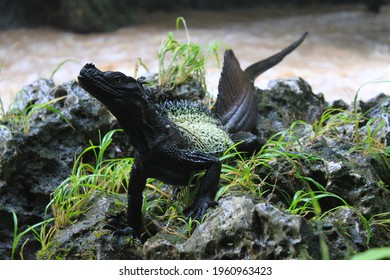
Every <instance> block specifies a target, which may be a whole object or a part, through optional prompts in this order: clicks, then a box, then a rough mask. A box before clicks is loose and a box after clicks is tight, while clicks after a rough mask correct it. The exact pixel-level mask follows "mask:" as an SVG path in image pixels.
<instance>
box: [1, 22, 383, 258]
mask: <svg viewBox="0 0 390 280" xmlns="http://www.w3.org/2000/svg"><path fill="white" fill-rule="evenodd" d="M180 24H183V26H184V30H185V32H186V35H187V42H184V43H183V42H179V41H178V40H176V39H175V37H174V36H173V34H172V33H169V34H168V38H167V39H166V40H164V41H163V43H162V45H161V47H160V49H159V51H158V59H159V73H158V78H159V86H160V87H161V88H164V89H167V90H172V89H173V88H174V87H175V86H177V85H180V84H181V83H184V82H185V81H187V80H189V79H195V80H198V81H199V82H200V83H201V85H202V86H203V87H204V88H206V75H205V64H206V61H207V60H208V59H209V57H210V56H211V55H215V57H216V58H217V61H218V63H219V60H218V55H217V49H218V45H217V44H214V45H211V46H210V47H208V48H207V49H205V48H202V47H201V46H199V45H198V44H194V43H192V42H191V38H190V36H189V33H188V29H187V25H186V22H185V20H184V19H183V18H181V17H180V18H178V19H177V20H176V28H177V29H179V25H180ZM66 62H68V61H64V62H63V63H61V64H59V66H58V67H57V68H56V69H55V70H54V71H53V72H52V76H53V75H55V73H56V72H57V71H58V69H59V68H60V67H62V65H63V64H64V63H66ZM139 64H140V65H141V66H144V65H143V64H142V61H139ZM144 67H146V66H144ZM0 70H1V68H0ZM136 71H137V69H136ZM22 95H23V93H21V98H23V97H22ZM62 98H64V97H62ZM62 98H57V99H54V100H51V101H49V102H47V103H45V104H32V105H30V106H28V107H27V108H25V109H24V110H22V111H15V110H10V111H9V112H6V111H5V110H4V108H3V106H2V103H1V100H0V105H1V110H0V120H1V121H2V122H3V123H8V125H7V126H8V127H11V129H15V130H16V129H17V130H22V131H24V132H25V133H28V131H29V129H30V121H31V118H32V116H33V115H34V114H36V113H37V112H38V111H39V110H43V109H46V110H50V111H52V112H54V113H56V114H58V115H59V116H60V117H61V118H62V119H63V120H64V121H65V122H67V123H68V124H69V125H70V123H69V122H68V121H67V120H66V118H65V117H64V116H63V115H62V114H61V112H60V111H59V110H57V109H56V108H55V107H53V106H52V105H53V104H54V103H55V102H58V101H60V100H61V99H62ZM382 110H385V109H382ZM386 113H389V112H386ZM366 115H367V113H365V114H361V113H360V112H359V111H358V106H357V95H356V98H355V101H354V107H353V110H352V111H348V110H341V109H334V108H330V109H328V110H327V111H325V112H324V113H323V114H322V116H321V117H320V118H319V119H318V120H317V121H315V122H314V124H308V123H305V122H303V121H296V122H294V123H293V124H292V125H291V127H290V128H289V129H287V130H286V131H281V132H279V133H277V134H275V135H274V136H273V137H271V138H270V139H269V140H268V141H267V143H266V144H265V145H264V146H263V148H262V149H261V150H260V151H259V152H258V153H256V154H253V155H245V154H243V153H240V152H238V151H237V150H236V149H235V146H232V147H230V148H229V149H228V150H227V151H226V152H225V153H224V154H223V155H221V157H220V160H221V162H222V171H221V187H220V189H219V190H218V192H217V194H216V198H215V199H216V200H220V199H221V198H223V197H224V196H226V195H228V194H229V195H232V194H233V195H251V197H253V198H254V199H256V200H258V201H266V199H267V196H268V195H270V194H273V193H274V192H279V193H280V197H281V199H282V200H283V201H282V206H280V207H281V208H282V209H283V210H285V211H287V212H289V213H291V214H294V215H300V216H302V217H305V218H307V219H314V220H320V219H323V218H324V217H326V216H327V215H328V214H329V213H331V212H332V211H336V210H337V209H339V208H340V207H348V208H351V209H353V208H352V207H351V206H350V205H348V203H347V202H346V201H345V199H344V198H342V197H340V196H338V195H336V194H333V193H330V192H328V191H326V189H325V187H324V186H323V185H321V183H320V182H318V181H317V180H316V178H312V177H310V176H308V174H306V173H305V166H310V165H312V164H315V163H316V162H318V161H321V158H320V157H318V156H314V155H313V154H311V153H308V152H307V151H306V149H305V147H306V146H307V145H309V144H310V143H314V142H315V141H317V140H318V139H320V138H323V139H325V140H328V142H329V143H330V142H332V141H334V143H340V142H347V143H345V144H346V147H348V148H347V149H346V150H345V151H343V152H344V153H345V154H349V153H361V154H362V155H371V156H373V157H375V158H376V159H378V161H379V162H380V163H381V165H382V166H383V168H384V169H387V170H389V169H390V156H389V155H390V149H389V147H386V146H385V145H384V143H383V139H380V135H381V131H382V129H383V128H384V127H385V125H386V120H385V119H381V118H371V119H368V118H367V117H366ZM350 127H352V129H350V130H347V128H348V129H349V128H350ZM115 133H123V132H122V131H120V130H113V131H110V132H108V133H107V134H106V135H104V136H100V138H99V143H98V144H94V143H92V142H90V145H89V146H88V147H86V148H85V149H84V150H82V151H81V152H80V153H79V154H78V155H77V156H75V159H74V165H73V169H72V173H71V175H70V176H69V177H68V178H66V179H65V180H64V181H63V182H62V184H60V185H59V186H58V187H57V188H56V190H55V191H54V193H53V194H52V197H51V200H50V202H49V204H48V205H47V207H46V213H45V217H46V218H45V219H44V221H42V222H40V223H37V224H35V225H33V226H29V227H28V228H27V229H25V230H24V231H22V232H19V229H18V220H17V216H16V214H15V213H13V221H14V242H13V246H12V253H11V254H12V255H11V258H14V257H15V254H16V250H17V248H19V243H20V242H21V240H22V238H23V237H24V236H25V235H26V234H28V233H31V234H32V235H33V237H34V238H35V239H36V240H38V241H39V242H40V244H41V246H42V248H44V247H45V246H46V245H47V244H48V243H49V242H50V239H51V237H52V236H53V235H54V234H55V232H56V231H57V230H59V229H61V228H64V227H67V226H68V225H70V224H72V223H75V222H76V221H77V220H78V219H79V217H80V216H81V214H82V213H83V212H85V211H86V210H88V209H86V208H85V205H86V201H87V200H88V198H89V197H90V196H91V194H93V193H94V192H95V191H102V192H105V193H108V194H110V195H117V194H120V195H121V194H124V193H125V192H126V191H127V185H128V182H129V174H130V171H131V168H132V165H133V162H134V159H133V158H120V159H107V158H106V155H105V154H106V151H107V149H108V148H109V147H110V145H111V143H112V137H113V135H114V134H115ZM346 134H347V136H348V137H346ZM91 154H92V155H93V156H94V160H93V161H92V163H91V161H88V162H87V161H85V160H84V158H85V157H86V155H91ZM278 164H284V165H285V169H284V170H285V171H283V172H285V173H283V174H278V172H279V171H278V169H277V167H278ZM260 171H261V172H260ZM203 174H204V172H199V173H196V174H194V176H193V178H192V180H191V183H190V184H188V185H187V186H184V188H183V189H182V190H181V192H180V193H179V194H178V195H177V196H176V198H177V199H171V198H172V192H171V190H170V187H167V186H166V185H165V184H163V183H161V182H159V181H157V180H154V179H148V181H147V184H146V187H147V188H146V191H145V197H144V203H143V208H142V213H143V215H146V214H149V215H150V217H151V219H153V220H154V221H157V222H158V223H159V224H161V225H163V226H162V229H163V231H165V232H166V233H169V234H173V235H177V236H180V237H182V238H184V239H187V238H189V237H190V236H191V233H192V232H193V230H194V229H195V228H196V226H197V225H199V223H201V222H202V221H196V220H193V219H186V215H185V211H184V209H185V208H186V207H188V206H189V205H191V203H192V202H193V201H194V199H195V196H196V188H193V186H192V185H193V184H194V185H199V181H200V180H201V179H202V176H203ZM260 174H263V176H261V175H260ZM264 174H265V175H264ZM272 174H276V175H277V177H276V178H271V176H272ZM280 178H282V179H283V181H278V180H280ZM285 184H291V185H292V184H294V185H295V186H297V189H296V190H295V191H294V193H293V194H292V195H291V194H288V193H287V192H283V187H284V186H285ZM325 198H332V199H335V200H337V201H338V202H339V203H338V206H336V207H334V208H332V209H327V210H325V211H324V210H323V209H321V200H322V199H325ZM353 210H354V211H356V212H357V210H356V209H353ZM357 214H358V215H360V217H361V219H362V222H363V224H364V226H365V228H366V230H367V244H369V241H370V237H371V227H373V226H380V227H383V228H384V229H385V230H386V231H388V232H390V214H389V213H388V212H386V213H376V214H375V215H373V216H372V217H364V216H363V215H361V214H360V213H357ZM146 230H148V225H146ZM319 232H320V235H319V236H320V243H321V248H322V249H321V250H322V258H323V259H329V252H328V248H327V244H326V241H325V238H324V235H323V234H322V233H321V229H320V228H319ZM25 244H27V240H26V241H24V243H23V244H22V246H21V252H20V254H21V258H22V257H23V254H22V251H23V248H24V246H25ZM382 257H387V258H388V257H389V249H388V248H380V249H378V250H372V251H369V252H366V253H362V254H360V255H357V256H355V257H354V259H366V258H382Z"/></svg>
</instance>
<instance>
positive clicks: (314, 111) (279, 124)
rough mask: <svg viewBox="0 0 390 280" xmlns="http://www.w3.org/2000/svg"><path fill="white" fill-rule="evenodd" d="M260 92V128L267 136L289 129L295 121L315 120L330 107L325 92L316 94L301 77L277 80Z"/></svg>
mask: <svg viewBox="0 0 390 280" xmlns="http://www.w3.org/2000/svg"><path fill="white" fill-rule="evenodd" d="M257 92H258V97H259V98H258V110H259V118H258V120H257V130H258V131H260V133H262V134H263V136H264V138H266V139H268V138H269V137H271V136H272V135H274V134H276V133H278V132H280V131H284V130H287V129H288V128H289V127H290V126H291V124H292V123H293V122H294V121H297V120H303V121H305V122H307V123H313V122H314V120H315V119H317V118H318V117H319V116H320V115H321V114H322V113H323V112H324V111H325V110H326V109H327V107H328V104H327V103H326V102H325V99H324V96H323V95H322V94H314V93H313V92H312V89H311V87H310V85H309V84H308V83H307V82H306V81H304V80H303V79H302V78H293V79H288V80H274V81H271V82H269V84H268V89H266V90H259V89H257Z"/></svg>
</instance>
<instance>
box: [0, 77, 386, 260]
mask: <svg viewBox="0 0 390 280" xmlns="http://www.w3.org/2000/svg"><path fill="white" fill-rule="evenodd" d="M257 93H258V96H259V98H258V99H259V104H258V108H259V118H258V120H259V121H258V125H257V133H258V134H260V135H262V136H264V137H266V138H267V139H269V138H270V139H271V140H270V141H269V142H268V143H267V145H266V146H265V148H264V149H263V151H262V152H261V153H260V154H259V155H257V156H254V157H248V158H244V159H242V160H241V161H239V160H232V161H231V162H229V164H232V165H235V164H236V165H237V164H241V166H239V167H242V168H244V167H245V166H248V164H251V163H253V162H255V164H253V166H252V169H250V170H251V174H252V175H251V177H250V178H251V180H252V182H253V186H255V190H254V191H253V190H246V189H245V186H239V185H240V184H242V185H245V184H244V183H242V182H241V183H239V181H234V180H233V181H230V182H226V180H221V189H223V192H220V193H219V197H218V205H217V206H215V207H214V208H211V209H210V210H209V211H208V214H207V215H206V217H205V218H204V220H203V221H202V222H200V223H199V224H198V225H197V226H196V227H195V226H194V227H193V228H191V230H189V231H188V233H187V234H182V235H180V234H178V233H177V231H174V230H170V224H169V223H167V222H166V221H163V220H159V219H156V214H155V213H153V211H157V210H156V209H154V210H153V209H150V210H149V211H146V215H145V224H146V225H147V232H148V235H147V236H146V237H144V239H143V242H140V241H139V240H135V239H131V238H129V237H126V236H122V235H117V234H115V230H114V229H113V228H112V227H107V225H110V224H111V225H112V224H114V225H115V226H116V227H118V228H123V227H125V225H126V221H125V219H126V203H127V202H126V195H125V194H124V193H122V194H121V193H119V194H108V193H107V192H103V191H95V192H93V193H92V194H90V195H89V196H88V199H87V200H86V202H85V205H83V207H84V209H85V210H84V211H83V212H82V213H81V214H80V215H79V216H78V217H77V219H74V220H73V222H72V223H71V224H70V225H68V226H66V227H65V228H60V227H58V228H57V230H56V231H55V233H54V234H53V235H51V236H50V239H49V238H48V239H47V240H42V239H41V240H40V242H38V240H39V238H36V236H35V237H34V235H33V234H32V232H30V233H28V234H26V235H21V240H19V242H17V243H15V239H14V223H15V220H14V219H13V217H14V216H13V214H12V213H15V214H16V217H17V221H18V230H17V232H16V234H18V233H21V232H23V231H24V230H25V229H27V228H28V226H33V225H37V224H39V223H40V222H41V221H42V220H43V219H48V218H50V217H51V216H52V215H53V213H52V211H51V209H50V207H49V208H47V205H48V204H49V202H50V200H51V198H52V194H53V192H54V191H55V189H56V188H57V186H59V185H60V184H61V182H63V181H64V180H66V179H67V178H68V177H69V176H70V174H71V173H72V168H73V164H74V161H75V157H77V155H78V154H80V153H81V152H82V151H83V150H84V149H85V148H86V147H88V146H90V145H91V142H92V143H97V142H99V137H100V138H101V136H99V135H105V134H106V133H107V132H108V131H110V130H112V129H113V128H114V127H115V120H114V119H113V118H112V116H111V115H110V114H109V113H108V111H107V110H106V109H105V108H104V107H103V106H102V105H100V103H99V102H98V101H96V100H95V99H93V98H92V97H90V96H89V95H88V94H87V93H86V92H85V91H84V90H82V89H81V88H80V87H79V86H78V84H77V83H76V82H73V81H71V82H68V83H65V84H62V85H54V84H53V82H52V81H50V80H38V81H37V82H35V83H33V84H32V85H29V86H26V87H25V88H23V89H22V91H21V98H20V99H19V100H16V101H15V103H14V104H13V106H12V108H11V109H10V111H9V114H8V115H7V116H6V117H4V118H3V119H2V123H1V124H0V223H1V226H0V240H1V241H0V255H1V256H3V258H5V259H8V258H10V257H11V252H12V249H13V248H14V251H15V252H20V251H21V252H22V254H20V256H22V257H23V258H25V259H36V258H39V259H59V258H60V259H322V258H330V259H349V258H351V257H352V256H353V255H355V254H357V253H359V252H362V251H365V250H367V249H369V248H375V247H386V246H390V234H389V223H388V220H389V212H390V188H389V186H390V175H389V174H390V172H389V166H390V165H389V163H390V159H389V151H390V149H389V145H390V116H389V111H390V97H389V96H386V95H384V94H379V95H378V96H377V97H375V98H373V99H371V100H369V101H367V102H362V101H360V102H359V101H356V102H353V104H351V105H347V104H345V103H344V102H335V103H333V104H331V105H329V104H327V103H326V102H325V100H324V98H323V96H322V95H321V94H314V93H313V92H312V90H311V88H310V86H309V85H308V84H307V83H306V82H305V81H304V80H302V79H300V78H296V79H289V80H278V81H272V82H270V84H269V87H268V89H266V90H259V89H258V90H257ZM43 104H44V105H43ZM40 105H42V106H40ZM15 116H19V118H15ZM20 116H21V117H20ZM99 131H100V134H99ZM131 155H132V152H131V147H130V145H129V144H128V143H127V142H126V136H125V135H124V134H121V133H118V134H115V136H114V138H113V139H112V142H111V144H110V146H109V147H108V148H107V151H106V154H105V156H106V157H107V158H124V157H131ZM93 158H94V155H93V153H89V154H88V153H86V154H85V155H84V158H83V161H85V162H89V161H93ZM225 164H228V163H225ZM238 169H239V168H238ZM228 184H229V188H227V185H228ZM164 188H166V189H167V190H166V192H171V188H170V187H169V186H164ZM164 191H165V190H164ZM146 199H147V200H152V199H154V197H153V195H151V196H148V197H147V198H146ZM179 202H180V201H179ZM159 211H160V210H159ZM187 227H188V224H187ZM35 229H36V230H37V231H39V228H38V227H36V228H35ZM47 236H49V235H47ZM27 239H29V240H28V241H26V240H27ZM42 244H43V245H42ZM18 257H19V255H18V254H15V255H14V258H18Z"/></svg>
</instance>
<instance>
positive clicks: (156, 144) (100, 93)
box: [78, 33, 307, 237]
mask: <svg viewBox="0 0 390 280" xmlns="http://www.w3.org/2000/svg"><path fill="white" fill-rule="evenodd" d="M306 35H307V34H306V33H305V34H304V35H303V36H302V37H301V38H300V39H299V40H298V41H296V42H295V43H293V44H292V45H290V46H289V47H287V48H286V49H284V50H283V51H281V52H279V53H277V54H276V55H274V56H271V57H270V58H268V59H265V60H262V61H260V62H258V63H255V64H253V65H251V66H249V67H248V68H247V69H246V70H245V71H242V70H241V68H240V66H239V63H238V61H237V59H236V58H235V56H234V53H233V52H232V51H231V50H228V51H226V52H225V57H224V67H223V69H222V73H221V79H220V84H219V95H218V98H217V102H216V105H215V108H214V110H213V112H214V115H215V117H216V118H217V119H219V120H220V122H221V124H222V125H223V126H224V129H225V131H227V132H228V133H229V134H230V136H231V139H232V140H233V141H234V142H239V141H242V142H243V143H242V144H241V146H239V148H241V149H242V150H247V151H253V150H256V149H258V148H259V147H261V145H262V143H263V141H262V140H261V139H259V138H258V137H256V136H255V135H253V134H252V133H251V131H252V130H253V129H254V128H255V125H256V118H257V114H258V112H257V108H256V104H257V103H256V95H255V90H254V85H253V81H254V79H255V78H256V77H257V76H258V75H259V74H261V73H262V72H264V71H266V70H267V69H269V68H271V67H273V66H274V65H276V64H277V63H279V62H280V61H281V60H282V59H283V58H284V57H285V56H286V55H287V54H289V53H290V52H292V51H293V50H294V49H295V48H297V47H298V46H299V44H301V43H302V41H303V40H304V38H305V36H306ZM78 81H79V84H80V85H81V87H83V88H84V89H85V90H86V91H88V92H89V93H90V94H91V95H92V96H94V97H95V98H97V99H98V100H99V101H100V102H102V103H103V104H104V105H105V106H106V107H107V108H108V110H109V111H110V112H111V113H112V114H113V115H114V116H115V117H116V119H117V120H118V122H119V125H120V126H121V127H122V128H123V129H124V130H125V132H126V133H127V134H128V136H129V140H130V143H131V144H132V145H133V146H134V148H135V157H134V165H133V168H132V171H131V174H130V183H129V187H128V213H127V218H128V225H129V228H127V230H125V232H127V233H131V234H132V235H134V236H136V237H139V236H140V234H141V232H142V224H143V222H142V216H141V209H142V202H143V190H144V188H145V184H146V180H147V178H156V179H158V180H161V181H163V182H165V183H168V184H171V185H175V186H180V185H186V184H187V183H188V182H189V180H190V177H191V174H192V173H193V172H196V171H201V170H205V175H204V177H203V178H202V180H201V183H200V186H199V193H198V196H197V199H196V201H195V203H194V204H193V205H192V207H191V208H190V211H189V214H188V217H192V218H193V219H201V218H202V216H203V215H204V214H205V213H206V210H207V209H208V208H209V206H210V205H212V204H213V203H214V197H215V195H216V193H217V190H218V184H219V179H220V172H221V162H220V161H219V160H218V158H217V157H215V155H213V154H210V153H207V152H204V151H199V150H196V149H195V148H194V147H190V146H188V143H187V142H186V141H185V140H184V139H183V137H182V136H181V134H180V132H179V130H178V128H177V126H176V124H175V123H174V122H173V121H172V120H170V119H169V118H167V117H166V116H165V115H164V114H163V113H162V112H161V109H160V108H159V106H157V105H156V104H154V103H153V102H152V101H151V99H150V98H149V94H148V92H147V90H146V89H145V88H144V87H143V83H142V80H135V79H134V78H132V77H129V76H127V75H125V74H123V73H120V72H113V71H107V72H102V71H100V70H99V69H97V68H96V67H95V66H94V65H93V64H86V65H85V66H84V67H83V68H82V69H81V71H80V75H79V77H78Z"/></svg>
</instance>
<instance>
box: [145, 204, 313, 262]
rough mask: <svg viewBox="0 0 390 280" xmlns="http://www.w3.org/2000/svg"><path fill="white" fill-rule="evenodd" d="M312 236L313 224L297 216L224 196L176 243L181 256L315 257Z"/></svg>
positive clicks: (204, 257) (234, 257) (209, 257)
mask: <svg viewBox="0 0 390 280" xmlns="http://www.w3.org/2000/svg"><path fill="white" fill-rule="evenodd" d="M315 240H317V237H316V234H315V231H314V229H313V226H311V225H309V224H308V223H307V222H306V221H305V220H304V219H303V218H302V217H300V216H294V215H290V214H288V213H285V212H283V211H281V210H279V209H277V208H276V207H274V206H273V205H271V204H269V203H258V204H254V202H253V201H252V200H251V199H249V198H246V197H228V198H224V199H222V200H221V202H220V206H219V208H218V209H217V210H216V211H214V213H212V214H211V215H210V217H208V218H207V219H206V221H205V222H204V223H203V224H201V225H200V226H199V227H198V228H197V229H196V230H195V231H194V233H193V234H192V236H191V238H190V239H189V240H188V241H187V242H185V243H183V244H180V245H178V246H177V247H178V251H179V252H180V256H181V258H183V259H296V258H298V259H317V258H319V255H318V252H319V248H318V242H313V241H315ZM313 245H314V246H313ZM149 253H150V252H149Z"/></svg>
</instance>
